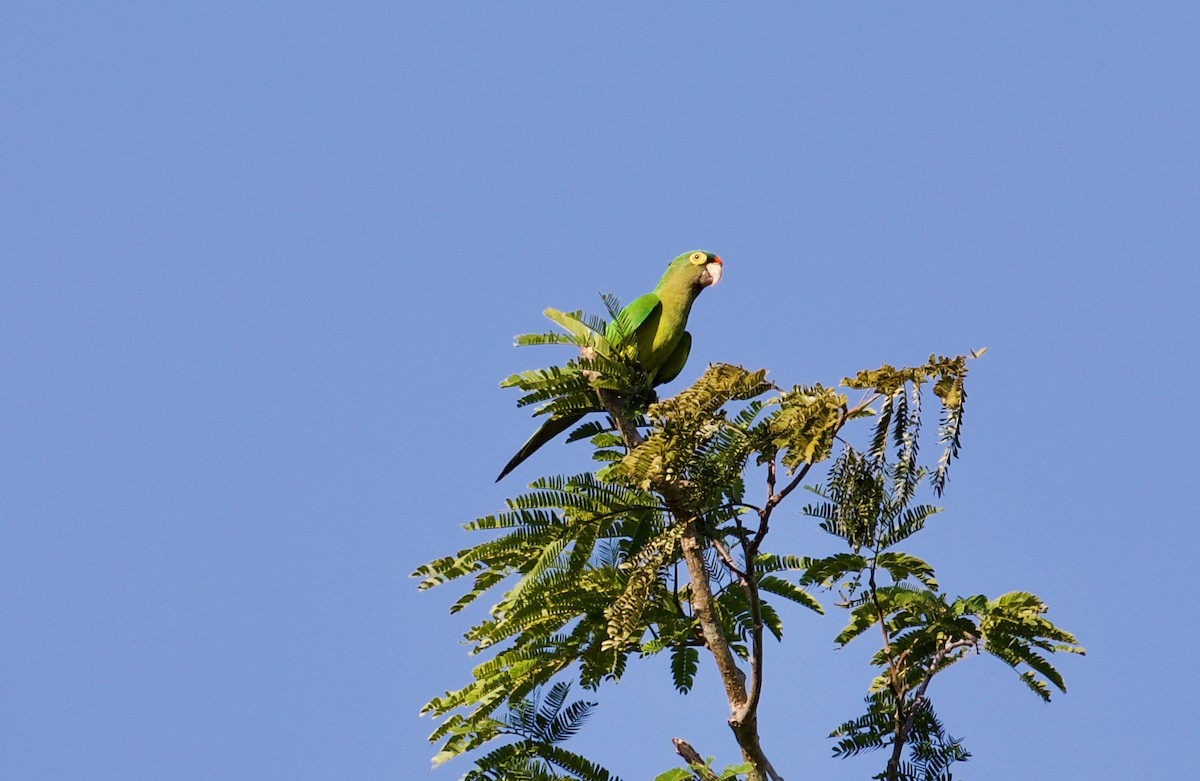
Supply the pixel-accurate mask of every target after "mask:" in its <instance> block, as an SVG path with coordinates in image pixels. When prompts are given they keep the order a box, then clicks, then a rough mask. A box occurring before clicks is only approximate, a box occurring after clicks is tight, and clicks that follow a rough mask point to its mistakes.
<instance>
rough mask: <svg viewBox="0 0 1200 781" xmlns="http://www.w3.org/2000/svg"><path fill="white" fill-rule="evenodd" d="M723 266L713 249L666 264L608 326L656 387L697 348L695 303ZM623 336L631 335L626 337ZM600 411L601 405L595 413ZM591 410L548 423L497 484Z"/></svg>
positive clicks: (678, 369) (717, 279)
mask: <svg viewBox="0 0 1200 781" xmlns="http://www.w3.org/2000/svg"><path fill="white" fill-rule="evenodd" d="M723 269H724V261H722V260H721V258H720V257H718V256H717V255H714V254H713V253H711V252H705V251H704V250H695V251H693V252H685V253H683V254H682V255H680V256H679V257H677V258H675V259H674V260H672V261H671V262H670V263H669V264H668V265H667V270H666V272H665V273H664V274H663V275H662V279H660V280H659V281H658V284H657V285H656V286H655V287H654V290H653V291H652V292H650V293H647V294H645V295H644V296H638V297H637V298H635V299H634V300H633V301H631V302H629V305H628V306H626V307H625V308H624V309H622V310H621V311H620V313H619V314H618V315H617V317H616V319H614V320H613V321H612V322H611V323H609V324H608V328H607V329H606V332H605V339H606V340H607V341H608V342H609V343H610V344H612V345H614V346H618V347H621V346H623V347H624V349H626V350H628V351H629V354H630V355H631V356H632V357H633V358H634V359H635V360H636V361H637V363H638V365H639V366H640V367H641V369H642V371H644V372H645V373H646V375H647V376H648V377H649V380H650V384H651V387H657V386H659V385H662V384H664V383H667V382H670V381H671V380H673V379H675V377H676V376H678V375H679V372H681V371H683V366H684V364H685V363H687V359H688V353H689V352H691V349H692V335H691V334H690V333H688V332H687V330H686V328H687V321H688V315H689V314H691V311H692V304H693V303H695V301H696V298H697V297H698V296H699V295H700V293H701V292H702V291H703V290H704V288H706V287H709V286H711V285H715V284H717V283H718V282H720V281H721V273H722V271H723ZM624 334H628V337H627V338H622V337H623V335H624ZM600 409H601V408H600V406H599V405H597V407H596V410H595V411H600ZM590 411H592V410H582V411H578V412H571V413H568V414H565V415H560V416H556V417H552V418H550V419H549V420H547V421H546V422H545V423H543V424H542V426H541V428H539V429H538V430H537V431H535V432H534V434H533V436H532V437H530V438H529V441H527V442H526V443H525V444H524V445H522V446H521V449H520V450H518V451H517V453H516V455H514V456H513V457H512V459H511V460H509V462H508V463H507V464H505V466H504V469H503V470H501V472H500V475H499V477H497V478H496V482H497V483H498V482H500V481H501V480H503V479H504V477H505V475H507V474H508V473H509V472H511V471H512V470H513V469H516V468H517V466H518V465H519V464H520V463H521V462H522V461H524V460H525V459H527V458H529V456H531V455H533V453H534V452H535V451H536V450H537V449H538V448H540V447H541V446H542V445H544V444H546V443H547V442H549V441H550V440H551V439H553V438H554V437H556V436H558V435H559V434H561V433H562V432H563V431H566V430H567V429H568V428H570V427H571V426H573V425H575V424H576V423H578V422H579V421H580V419H582V418H583V416H584V415H586V414H587V413H588V412H590Z"/></svg>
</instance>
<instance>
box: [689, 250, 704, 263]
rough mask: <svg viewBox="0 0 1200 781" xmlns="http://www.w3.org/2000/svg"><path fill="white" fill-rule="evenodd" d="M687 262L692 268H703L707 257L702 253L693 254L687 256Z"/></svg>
mask: <svg viewBox="0 0 1200 781" xmlns="http://www.w3.org/2000/svg"><path fill="white" fill-rule="evenodd" d="M688 262H689V263H691V264H692V265H693V266H703V265H704V264H705V263H707V262H708V256H707V255H705V254H704V253H703V252H693V253H692V254H691V255H689V256H688Z"/></svg>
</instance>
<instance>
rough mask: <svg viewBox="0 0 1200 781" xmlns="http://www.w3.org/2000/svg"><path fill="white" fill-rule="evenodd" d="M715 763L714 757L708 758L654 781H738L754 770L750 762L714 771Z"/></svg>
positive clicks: (665, 774)
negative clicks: (713, 764) (713, 765)
mask: <svg viewBox="0 0 1200 781" xmlns="http://www.w3.org/2000/svg"><path fill="white" fill-rule="evenodd" d="M714 761H715V760H714V758H713V757H707V758H706V760H705V761H704V762H693V763H691V764H690V765H689V766H688V767H687V768H682V767H676V768H671V769H670V770H668V771H666V772H665V773H659V774H658V775H656V776H655V777H654V781H738V779H740V778H741V777H742V775H743V774H746V773H750V772H751V771H753V770H754V767H753V766H752V765H751V764H749V763H748V762H747V763H742V764H740V765H726V767H725V769H724V770H713V769H712V763H713V762H714Z"/></svg>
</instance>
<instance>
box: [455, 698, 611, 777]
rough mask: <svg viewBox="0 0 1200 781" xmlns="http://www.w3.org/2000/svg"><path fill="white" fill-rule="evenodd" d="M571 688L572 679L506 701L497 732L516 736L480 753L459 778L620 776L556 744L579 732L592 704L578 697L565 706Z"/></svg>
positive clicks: (593, 704)
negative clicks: (524, 696) (472, 765)
mask: <svg viewBox="0 0 1200 781" xmlns="http://www.w3.org/2000/svg"><path fill="white" fill-rule="evenodd" d="M570 689H571V686H570V684H567V683H556V684H554V686H552V687H551V689H550V691H549V692H547V693H546V694H545V696H544V697H543V696H541V691H540V690H535V691H534V693H533V694H532V695H531V696H530V697H528V698H526V699H523V700H517V701H515V702H512V703H510V705H509V711H508V714H507V716H506V717H505V719H504V720H503V721H502V722H498V723H497V724H498V726H497V733H498V734H502V735H507V736H513V737H516V738H517V740H516V741H515V742H512V743H507V744H505V745H503V746H500V747H499V748H496V749H494V750H492V751H490V752H488V753H487V754H485V755H484V756H482V757H480V758H478V759H477V760H476V761H475V769H474V770H471V771H470V772H468V773H467V774H466V775H464V776H463V777H462V780H461V781H511V780H512V779H518V780H519V781H620V779H619V778H617V777H616V776H614V775H612V774H610V773H609V772H608V771H607V770H605V769H604V768H602V767H600V766H599V765H596V764H595V763H593V762H591V761H589V760H588V759H586V758H585V757H582V756H580V755H578V754H574V753H572V752H570V751H567V750H565V749H563V748H562V747H561V746H559V745H558V744H559V743H562V742H563V741H565V740H567V739H568V738H570V737H571V736H572V735H574V734H575V733H576V732H578V731H579V728H580V726H582V724H583V722H584V721H585V720H586V719H587V717H588V716H589V715H590V714H591V712H592V709H593V708H594V707H595V706H596V704H595V703H594V702H582V701H575V702H573V703H571V704H570V705H567V704H566V700H567V694H568V693H569V692H570ZM559 771H565V775H564V774H562V773H560V772H559Z"/></svg>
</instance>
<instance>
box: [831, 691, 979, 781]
mask: <svg viewBox="0 0 1200 781" xmlns="http://www.w3.org/2000/svg"><path fill="white" fill-rule="evenodd" d="M866 705H867V710H866V713H865V714H864V715H862V716H860V717H858V718H856V719H851V720H849V721H846V722H844V723H842V724H841V725H839V726H838V727H837V729H835V730H834V731H833V732H831V733H830V734H829V737H831V738H834V739H836V740H837V745H836V746H834V749H833V754H834V756H836V757H841V758H843V759H847V758H849V757H853V756H857V755H858V754H861V753H863V752H870V751H877V750H879V749H883V748H891V747H893V746H894V741H895V734H894V733H893V727H894V718H895V713H896V706H895V702H894V701H893V700H892V697H891V695H890V694H889V693H887V692H875V693H874V694H871V695H870V696H868V697H867V698H866ZM913 716H914V718H913V720H912V726H911V728H910V731H909V735H908V740H907V743H908V748H909V760H908V761H907V762H904V761H899V762H897V763H896V765H895V768H894V770H895V775H894V776H893V778H894V779H895V780H896V781H950V779H951V778H952V775H951V773H950V769H949V768H950V765H952V764H953V763H955V762H965V761H967V760H968V759H969V758H970V757H971V754H970V752H968V751H967V750H966V749H965V748H963V746H962V739H961V738H953V737H951V736H950V735H949V734H948V733H947V732H946V728H945V726H944V725H943V724H942V722H941V721H940V720H939V719H938V717H937V714H936V713H934V710H933V704H932V703H931V702H930V701H929V700H924V701H922V702H921V704H920V705H919V706H917V707H916V709H915V711H914V713H913ZM872 778H876V779H888V771H886V770H885V771H883V772H881V773H878V774H876V775H874V776H872Z"/></svg>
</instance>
